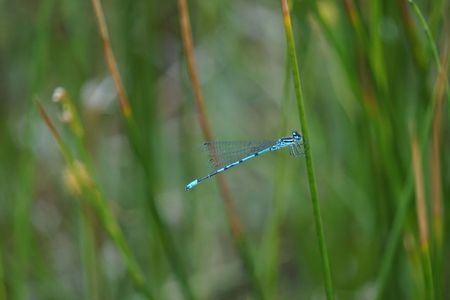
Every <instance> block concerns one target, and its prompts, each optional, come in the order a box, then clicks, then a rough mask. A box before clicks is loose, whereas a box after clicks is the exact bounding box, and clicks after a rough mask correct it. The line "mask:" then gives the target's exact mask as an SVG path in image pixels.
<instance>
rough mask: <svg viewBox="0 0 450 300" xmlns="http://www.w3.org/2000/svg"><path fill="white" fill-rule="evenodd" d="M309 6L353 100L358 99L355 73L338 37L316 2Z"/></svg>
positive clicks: (358, 90)
mask: <svg viewBox="0 0 450 300" xmlns="http://www.w3.org/2000/svg"><path fill="white" fill-rule="evenodd" d="M310 4H311V7H312V12H313V13H314V15H315V17H316V20H317V22H318V23H319V25H320V27H321V28H322V30H323V32H324V35H325V37H326V39H325V40H326V42H327V43H329V44H330V46H331V47H332V48H333V49H334V51H335V52H336V55H337V57H338V58H339V62H340V65H341V67H342V69H343V70H344V71H345V72H346V75H347V77H348V82H349V84H350V86H351V91H352V92H353V93H354V94H355V98H358V97H359V96H358V95H359V94H360V93H361V91H360V87H359V86H358V85H357V84H356V83H357V81H356V78H355V72H354V70H353V69H352V67H351V64H350V63H349V61H348V57H346V54H345V51H344V48H343V47H342V46H341V45H340V44H339V42H338V37H337V35H336V34H335V31H334V29H332V28H331V26H330V25H329V24H327V22H326V21H325V19H324V17H323V16H322V13H321V11H320V9H319V7H318V5H317V1H315V0H312V1H311V3H310Z"/></svg>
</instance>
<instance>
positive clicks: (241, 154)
mask: <svg viewBox="0 0 450 300" xmlns="http://www.w3.org/2000/svg"><path fill="white" fill-rule="evenodd" d="M203 146H204V147H205V148H206V149H205V150H207V151H208V153H209V156H210V160H209V161H210V162H211V164H212V165H213V167H214V168H215V170H214V172H212V173H210V174H208V175H206V176H204V177H201V178H198V179H195V180H193V181H191V182H190V183H189V184H187V185H186V191H189V190H190V189H192V188H193V187H194V186H196V185H198V184H199V183H200V182H202V181H203V180H206V179H208V178H210V177H212V176H214V175H217V174H219V173H222V172H224V171H226V170H228V169H230V168H232V167H234V166H237V165H240V164H242V163H244V162H246V161H248V160H250V159H252V158H254V157H256V156H259V155H261V154H264V153H267V152H272V151H277V150H280V149H283V148H286V147H289V153H290V154H291V155H292V156H302V155H304V148H303V138H302V135H301V134H300V133H298V132H297V131H294V132H292V136H288V137H283V138H280V139H278V140H272V141H256V142H255V141H252V142H205V143H204V144H203Z"/></svg>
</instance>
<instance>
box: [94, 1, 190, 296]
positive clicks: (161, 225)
mask: <svg viewBox="0 0 450 300" xmlns="http://www.w3.org/2000/svg"><path fill="white" fill-rule="evenodd" d="M92 4H93V7H94V12H95V17H96V20H97V24H98V28H99V33H100V39H101V40H102V43H103V52H104V56H105V60H106V63H107V66H108V69H109V71H110V73H111V76H112V77H113V81H114V85H115V88H116V91H117V94H118V96H119V104H120V108H121V112H122V116H123V117H124V119H125V122H126V124H127V129H128V134H129V141H130V144H131V146H132V148H133V151H134V152H135V154H136V156H137V157H138V159H139V160H140V161H141V163H142V167H143V169H144V174H145V178H146V180H147V181H148V183H147V185H146V188H147V194H148V196H149V199H148V201H147V205H148V209H149V212H150V214H151V217H152V221H153V222H154V224H155V227H156V230H157V232H158V235H159V238H160V239H161V242H162V245H163V247H164V250H165V251H166V254H167V257H168V259H169V262H170V264H171V266H172V268H173V270H174V272H175V275H176V278H177V280H178V282H179V283H180V286H181V289H182V291H183V294H184V296H185V297H186V298H188V299H195V297H194V294H193V292H192V288H191V286H190V283H189V281H188V276H187V272H186V270H185V266H184V263H183V262H182V259H181V257H180V255H179V254H178V251H177V249H176V246H175V243H174V241H173V239H172V236H171V235H170V231H169V229H168V228H167V225H166V224H165V222H164V221H163V219H162V218H161V214H160V213H159V210H158V208H157V206H156V203H155V199H154V197H153V196H152V194H153V190H152V187H151V182H152V177H153V176H152V171H151V168H152V165H153V164H152V163H151V162H150V161H149V159H148V157H147V155H146V154H145V153H143V150H142V145H140V142H139V141H140V137H141V134H140V133H139V128H138V126H137V123H136V120H135V119H134V117H133V113H132V109H131V106H130V104H129V101H128V97H127V94H126V92H125V88H124V85H123V84H122V80H121V77H120V73H119V71H118V68H117V63H116V60H115V58H114V54H113V51H112V47H111V42H110V39H109V35H108V28H107V25H106V21H105V17H104V14H103V9H102V6H101V2H100V0H92Z"/></svg>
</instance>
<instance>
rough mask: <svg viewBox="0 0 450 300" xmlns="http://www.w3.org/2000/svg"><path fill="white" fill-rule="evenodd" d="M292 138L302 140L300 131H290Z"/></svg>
mask: <svg viewBox="0 0 450 300" xmlns="http://www.w3.org/2000/svg"><path fill="white" fill-rule="evenodd" d="M292 138H293V139H294V140H296V141H301V140H302V136H301V134H300V133H298V132H297V131H293V132H292Z"/></svg>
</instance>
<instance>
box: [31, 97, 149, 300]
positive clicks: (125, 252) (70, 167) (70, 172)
mask: <svg viewBox="0 0 450 300" xmlns="http://www.w3.org/2000/svg"><path fill="white" fill-rule="evenodd" d="M34 102H35V105H36V106H37V108H38V111H39V114H40V115H41V117H42V119H43V120H44V122H45V124H46V125H47V127H48V128H49V130H50V132H51V134H52V136H53V138H54V140H55V141H56V142H57V144H58V146H59V150H60V152H61V154H62V155H63V158H64V161H65V162H66V164H67V173H66V179H67V178H69V180H68V181H67V182H69V183H71V184H68V187H69V188H70V187H72V192H73V193H74V195H75V196H77V197H78V198H81V199H87V200H89V203H90V204H91V205H93V207H94V208H95V209H96V212H97V213H98V215H99V218H100V221H101V223H102V225H103V226H104V228H105V230H106V231H107V232H108V234H109V235H110V237H111V239H112V240H113V242H114V244H115V246H116V247H117V249H118V250H119V253H120V254H121V257H122V259H123V260H124V263H125V265H126V267H127V270H128V273H129V274H130V277H131V279H132V281H133V283H134V284H135V286H136V288H137V289H138V290H139V291H140V292H141V293H142V294H143V295H144V296H145V297H146V298H147V299H150V300H151V299H154V297H153V296H152V293H151V291H150V289H148V287H147V286H146V285H145V280H144V277H143V275H142V272H141V270H140V268H139V265H138V264H137V262H136V261H135V259H134V256H133V255H132V252H131V251H130V249H129V247H128V244H127V242H126V240H125V238H124V236H123V233H122V230H121V229H120V226H119V225H118V223H117V221H116V219H115V217H114V215H113V214H112V213H111V211H110V208H109V206H108V205H107V201H106V199H104V198H103V196H102V194H101V193H100V191H99V190H98V188H97V187H96V184H95V181H94V180H93V179H92V176H91V174H90V173H89V171H88V170H87V169H86V167H85V166H84V164H82V163H81V162H79V161H77V160H75V158H74V156H73V155H72V153H71V152H70V150H69V147H68V146H67V145H66V143H65V142H64V141H63V139H62V138H61V135H60V134H59V132H58V131H57V129H56V127H55V125H54V124H53V122H52V121H51V119H50V117H49V116H48V114H47V113H46V111H45V110H44V108H43V107H42V106H41V104H40V103H39V102H38V101H37V100H34Z"/></svg>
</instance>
